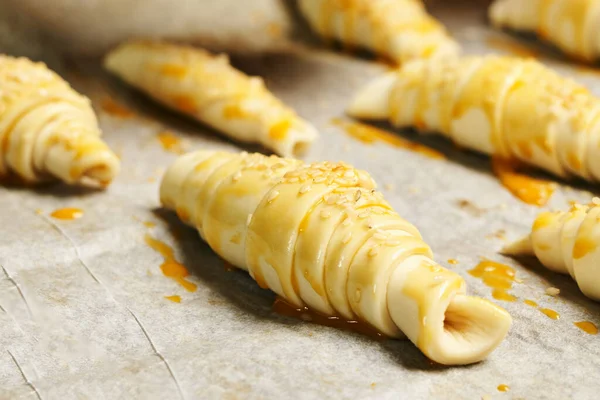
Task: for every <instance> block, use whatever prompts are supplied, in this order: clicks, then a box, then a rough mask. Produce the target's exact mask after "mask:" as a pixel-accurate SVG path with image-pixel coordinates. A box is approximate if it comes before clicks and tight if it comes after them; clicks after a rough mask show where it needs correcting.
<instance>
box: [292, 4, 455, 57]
mask: <svg viewBox="0 0 600 400" xmlns="http://www.w3.org/2000/svg"><path fill="white" fill-rule="evenodd" d="M299 6H300V10H301V12H302V14H303V15H304V16H305V18H306V19H307V21H308V22H309V24H310V25H311V26H312V28H313V29H314V30H315V31H316V32H317V33H319V34H320V35H321V36H323V37H324V38H327V39H336V40H339V41H341V42H342V43H344V44H345V45H348V46H359V47H363V48H366V49H370V50H372V51H374V52H375V53H378V54H381V55H384V56H387V57H389V58H390V59H392V60H394V61H396V62H398V63H404V62H406V61H409V60H412V59H416V58H432V57H440V56H451V55H456V54H457V53H458V51H459V47H458V44H457V43H456V42H455V41H454V40H452V39H451V38H450V37H449V36H448V33H447V32H446V29H445V28H444V27H443V26H442V24H440V23H439V22H438V21H436V20H435V19H434V18H433V17H431V16H430V15H429V14H428V13H427V11H426V10H425V6H424V5H423V3H422V2H421V1H420V0H300V1H299Z"/></svg>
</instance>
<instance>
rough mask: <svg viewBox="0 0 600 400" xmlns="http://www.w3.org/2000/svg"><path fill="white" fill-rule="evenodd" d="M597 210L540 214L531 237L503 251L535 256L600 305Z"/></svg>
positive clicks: (574, 208)
mask: <svg viewBox="0 0 600 400" xmlns="http://www.w3.org/2000/svg"><path fill="white" fill-rule="evenodd" d="M598 221H600V206H599V205H598V204H596V203H592V204H590V205H579V204H575V205H573V206H572V207H571V209H570V210H569V211H556V212H545V213H542V214H540V215H539V216H538V217H537V218H536V220H535V222H534V223H533V228H532V232H531V234H530V235H529V236H528V237H527V238H525V239H522V240H520V241H517V242H515V243H513V244H511V245H509V246H507V247H506V248H505V249H504V253H505V254H508V255H535V256H536V257H537V258H538V259H539V260H540V262H541V263H542V264H543V265H544V266H545V267H547V268H548V269H550V270H552V271H554V272H558V273H561V274H569V275H571V277H572V278H573V279H574V280H575V281H576V282H577V285H578V286H579V289H581V291H582V292H583V294H585V295H586V296H587V297H589V298H591V299H593V300H597V301H600V224H599V223H598Z"/></svg>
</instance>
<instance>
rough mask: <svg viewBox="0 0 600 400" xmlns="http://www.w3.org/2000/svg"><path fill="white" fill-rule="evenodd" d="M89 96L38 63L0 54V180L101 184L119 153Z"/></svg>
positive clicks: (115, 164)
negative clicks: (105, 137)
mask: <svg viewBox="0 0 600 400" xmlns="http://www.w3.org/2000/svg"><path fill="white" fill-rule="evenodd" d="M100 134H101V133H100V129H99V128H98V123H97V121H96V116H95V114H94V111H93V109H92V107H91V105H90V101H89V100H88V99H87V98H86V97H84V96H82V95H80V94H78V93H77V92H75V91H74V90H73V89H72V88H71V87H70V86H69V84H68V83H67V82H65V81H64V80H63V79H61V78H60V77H59V76H58V75H56V74H55V73H54V72H52V71H50V70H49V69H48V68H47V67H46V66H45V65H44V64H42V63H34V62H32V61H30V60H28V59H26V58H13V57H9V56H5V55H0V143H2V147H1V148H0V180H16V181H22V182H25V183H35V182H39V181H45V180H52V179H60V180H62V181H64V182H67V183H93V184H98V185H107V184H108V183H110V181H111V180H112V179H113V178H114V177H115V176H116V174H117V173H118V171H119V164H120V163H119V159H118V158H117V157H116V155H115V154H114V153H113V152H112V151H111V150H110V149H109V148H108V147H107V146H106V144H105V143H104V142H103V141H102V140H101V139H100Z"/></svg>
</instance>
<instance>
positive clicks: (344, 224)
mask: <svg viewBox="0 0 600 400" xmlns="http://www.w3.org/2000/svg"><path fill="white" fill-rule="evenodd" d="M351 223H352V221H350V217H346V219H345V220H344V222H342V225H343V226H348V225H350V224H351Z"/></svg>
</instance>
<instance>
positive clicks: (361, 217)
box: [358, 211, 369, 219]
mask: <svg viewBox="0 0 600 400" xmlns="http://www.w3.org/2000/svg"><path fill="white" fill-rule="evenodd" d="M368 216H369V212H368V211H363V212H361V213H360V214H358V218H360V219H365V218H367V217H368Z"/></svg>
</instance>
